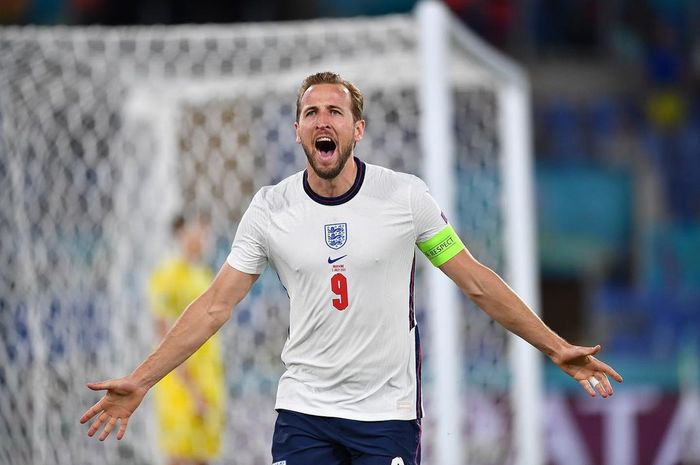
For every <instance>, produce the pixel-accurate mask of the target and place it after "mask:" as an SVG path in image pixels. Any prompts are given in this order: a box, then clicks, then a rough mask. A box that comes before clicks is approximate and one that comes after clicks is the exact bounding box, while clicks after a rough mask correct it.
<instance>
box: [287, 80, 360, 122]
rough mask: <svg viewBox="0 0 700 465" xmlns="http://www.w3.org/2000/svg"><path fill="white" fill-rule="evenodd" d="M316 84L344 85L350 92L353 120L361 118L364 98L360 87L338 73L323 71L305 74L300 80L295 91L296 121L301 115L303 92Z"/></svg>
mask: <svg viewBox="0 0 700 465" xmlns="http://www.w3.org/2000/svg"><path fill="white" fill-rule="evenodd" d="M317 84H340V85H341V86H343V87H345V88H346V89H347V90H348V92H350V102H351V109H352V118H353V120H354V121H359V120H361V119H362V110H363V107H364V100H365V99H364V96H363V95H362V92H361V91H360V89H358V88H357V86H356V85H355V84H353V83H352V82H350V81H346V80H345V79H343V78H342V77H340V75H339V74H336V73H332V72H330V71H324V72H321V73H316V74H312V75H311V76H307V77H306V79H304V80H303V81H302V83H301V86H300V87H299V92H298V93H297V116H296V120H297V122H298V121H299V115H301V98H302V97H303V96H304V93H305V92H306V91H307V90H308V89H309V87H311V86H315V85H317Z"/></svg>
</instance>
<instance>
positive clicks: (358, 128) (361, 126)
mask: <svg viewBox="0 0 700 465" xmlns="http://www.w3.org/2000/svg"><path fill="white" fill-rule="evenodd" d="M365 124H366V123H365V120H363V119H361V120H358V121H355V137H354V139H355V142H358V141H359V140H361V139H362V138H363V137H364V135H365Z"/></svg>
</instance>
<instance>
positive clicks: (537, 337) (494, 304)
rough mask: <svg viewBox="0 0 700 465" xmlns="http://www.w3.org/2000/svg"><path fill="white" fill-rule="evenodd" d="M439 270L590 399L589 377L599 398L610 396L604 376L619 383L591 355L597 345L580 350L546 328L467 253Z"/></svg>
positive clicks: (610, 387) (591, 389) (591, 391)
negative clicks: (575, 382)
mask: <svg viewBox="0 0 700 465" xmlns="http://www.w3.org/2000/svg"><path fill="white" fill-rule="evenodd" d="M440 269H441V270H442V271H443V273H445V274H446V275H447V276H449V277H450V278H451V279H452V280H453V281H454V282H455V283H456V284H457V285H458V286H459V288H460V289H461V290H462V292H464V294H465V295H467V296H468V297H469V298H471V299H472V300H473V301H474V303H476V304H477V305H478V306H479V307H481V308H482V309H483V310H484V311H485V312H486V313H487V314H488V315H489V316H490V317H491V318H493V319H494V320H496V321H497V322H498V323H500V324H501V325H502V326H503V327H505V328H506V329H508V330H509V331H511V332H513V333H515V334H517V335H518V336H520V337H521V338H523V339H525V340H526V341H527V342H529V343H530V344H532V345H533V346H535V347H536V348H537V349H539V350H540V351H541V352H543V353H544V354H545V355H547V356H548V357H549V358H550V359H551V360H552V362H554V363H555V364H556V365H557V366H558V367H559V368H561V369H562V370H563V371H564V372H565V373H567V374H568V375H570V376H571V377H573V378H574V379H575V380H576V381H578V383H579V384H580V385H581V387H583V388H584V389H585V390H586V392H588V393H589V394H590V395H591V396H595V393H596V390H595V389H594V388H593V387H592V386H591V384H590V383H589V379H591V378H595V379H597V380H598V381H599V384H598V383H596V389H597V391H598V392H599V393H600V395H601V396H602V397H608V396H609V395H612V393H613V389H612V386H611V385H610V381H609V380H608V376H612V377H613V378H614V379H615V380H616V381H618V382H622V377H621V376H620V375H619V374H618V373H617V372H616V371H615V370H613V369H612V368H611V367H610V366H608V365H607V364H605V363H603V362H601V361H600V360H598V359H596V358H595V357H594V356H593V355H595V354H596V353H598V352H599V351H600V346H599V345H598V346H595V347H581V346H575V345H572V344H569V343H568V342H566V341H565V340H564V339H563V338H561V337H560V336H559V335H557V334H556V333H555V332H554V331H552V330H551V329H549V328H548V327H547V326H546V325H545V324H544V322H543V321H542V320H541V319H540V318H539V317H538V316H537V315H536V314H535V313H534V312H533V311H532V310H531V309H530V308H529V307H528V306H527V305H526V304H525V303H524V302H523V301H522V300H521V299H520V297H518V295H517V294H516V293H515V292H514V291H513V290H512V289H511V288H510V287H509V286H508V285H507V284H506V283H505V282H504V281H503V280H502V279H501V278H500V277H499V276H498V275H497V274H496V273H494V272H493V271H492V270H490V269H489V268H487V267H486V266H484V265H482V264H481V263H479V262H478V261H477V260H476V259H475V258H474V257H473V256H472V255H471V254H470V253H469V251H468V250H466V249H464V250H463V251H461V252H459V253H458V254H457V255H455V256H454V257H453V258H451V259H450V260H449V261H447V262H446V263H445V264H443V265H442V266H440Z"/></svg>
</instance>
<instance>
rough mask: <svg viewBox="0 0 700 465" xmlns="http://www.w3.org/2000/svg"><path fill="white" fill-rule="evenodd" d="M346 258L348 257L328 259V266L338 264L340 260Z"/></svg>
mask: <svg viewBox="0 0 700 465" xmlns="http://www.w3.org/2000/svg"><path fill="white" fill-rule="evenodd" d="M345 257H347V255H343V256H342V257H338V258H331V257H328V264H331V263H335V262H337V261H338V260H340V259H342V258H345Z"/></svg>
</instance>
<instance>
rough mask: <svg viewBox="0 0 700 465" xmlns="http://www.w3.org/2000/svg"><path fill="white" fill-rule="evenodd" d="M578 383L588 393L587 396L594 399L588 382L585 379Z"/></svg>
mask: <svg viewBox="0 0 700 465" xmlns="http://www.w3.org/2000/svg"><path fill="white" fill-rule="evenodd" d="M578 383H579V384H580V385H581V387H582V388H583V389H584V390H585V391H586V392H587V393H588V395H589V396H591V397H595V390H594V389H593V387H591V384H590V383H589V382H588V380H587V379H582V380H581V381H579V382H578Z"/></svg>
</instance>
